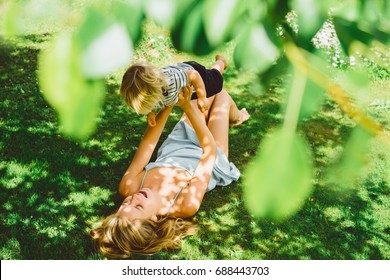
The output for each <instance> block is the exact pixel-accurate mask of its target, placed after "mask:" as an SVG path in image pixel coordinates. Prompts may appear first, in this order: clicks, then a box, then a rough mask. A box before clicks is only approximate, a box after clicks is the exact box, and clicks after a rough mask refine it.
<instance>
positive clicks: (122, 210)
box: [117, 188, 160, 221]
mask: <svg viewBox="0 0 390 280" xmlns="http://www.w3.org/2000/svg"><path fill="white" fill-rule="evenodd" d="M159 205H160V203H159V199H158V195H157V194H156V193H154V192H152V191H151V190H150V189H148V188H143V189H142V190H141V191H139V192H138V193H136V194H133V195H130V196H128V197H126V198H125V199H124V200H123V202H122V205H121V206H120V207H119V209H118V212H117V214H118V215H119V216H121V217H126V218H128V219H129V220H135V219H141V220H146V219H152V220H155V221H157V213H158V210H159Z"/></svg>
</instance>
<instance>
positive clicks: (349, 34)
mask: <svg viewBox="0 0 390 280" xmlns="http://www.w3.org/2000/svg"><path fill="white" fill-rule="evenodd" d="M334 26H335V29H336V33H337V37H338V38H339V40H340V43H341V46H342V47H343V48H344V50H345V51H346V52H349V51H350V45H351V44H352V43H353V42H354V41H361V42H362V43H364V44H366V45H369V44H370V43H371V42H372V40H374V39H375V37H374V36H373V35H372V34H370V33H368V32H365V31H363V30H361V29H359V27H358V26H357V24H356V23H355V22H351V21H348V20H345V19H343V18H339V17H335V18H334Z"/></svg>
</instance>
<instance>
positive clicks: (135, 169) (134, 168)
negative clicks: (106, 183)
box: [118, 106, 172, 196]
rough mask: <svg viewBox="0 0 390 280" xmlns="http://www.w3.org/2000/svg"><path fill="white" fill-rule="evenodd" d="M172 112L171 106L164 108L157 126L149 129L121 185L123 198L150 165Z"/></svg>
mask: <svg viewBox="0 0 390 280" xmlns="http://www.w3.org/2000/svg"><path fill="white" fill-rule="evenodd" d="M171 111H172V107H171V106H169V107H165V108H163V109H162V110H161V111H160V112H159V113H158V115H157V117H156V125H155V126H153V127H152V126H148V127H147V129H146V131H145V134H144V137H143V138H142V140H141V142H140V144H139V146H138V149H137V151H136V153H135V155H134V158H133V160H132V161H131V163H130V165H129V167H128V168H127V170H126V172H125V174H124V175H123V177H122V180H121V182H120V184H119V190H118V191H119V194H121V195H122V196H127V195H130V193H129V192H130V186H131V185H132V183H133V181H134V178H135V177H136V176H137V175H138V174H139V173H141V172H142V171H143V169H144V168H145V166H146V165H147V164H148V163H149V161H150V158H151V156H152V154H153V151H154V149H155V148H156V145H157V143H158V140H159V139H160V136H161V133H162V131H163V129H164V127H165V124H166V122H167V119H168V117H169V114H170V113H171Z"/></svg>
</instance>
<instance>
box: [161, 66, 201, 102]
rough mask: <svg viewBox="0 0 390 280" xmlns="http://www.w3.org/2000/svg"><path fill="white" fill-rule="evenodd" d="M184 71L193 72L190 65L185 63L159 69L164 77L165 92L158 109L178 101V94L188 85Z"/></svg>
mask: <svg viewBox="0 0 390 280" xmlns="http://www.w3.org/2000/svg"><path fill="white" fill-rule="evenodd" d="M186 70H194V68H193V67H192V66H191V65H188V64H186V63H182V62H179V63H174V64H170V65H167V66H164V67H162V68H161V71H162V72H163V73H164V75H165V80H166V83H167V90H166V91H165V92H163V95H164V98H163V100H162V102H160V103H159V106H160V107H166V106H171V105H174V104H176V103H177V101H178V100H179V93H180V92H181V90H182V88H183V87H185V86H187V85H188V76H187V73H186Z"/></svg>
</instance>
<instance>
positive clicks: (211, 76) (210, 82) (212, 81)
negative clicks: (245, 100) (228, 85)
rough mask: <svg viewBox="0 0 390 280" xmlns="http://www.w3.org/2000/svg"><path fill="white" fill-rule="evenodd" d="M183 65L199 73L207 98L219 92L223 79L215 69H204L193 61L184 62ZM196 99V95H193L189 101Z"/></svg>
mask: <svg viewBox="0 0 390 280" xmlns="http://www.w3.org/2000/svg"><path fill="white" fill-rule="evenodd" d="M184 63H186V64H188V65H191V66H192V67H193V68H194V69H195V70H196V71H198V72H199V74H200V76H201V77H202V79H203V83H204V86H205V88H206V95H207V97H210V96H213V95H216V94H217V93H219V92H221V90H222V87H223V77H222V75H221V73H220V72H219V71H218V70H217V69H214V68H212V69H206V67H204V66H203V65H201V64H199V63H197V62H195V61H186V62H184ZM196 98H197V96H196V93H193V94H192V96H191V99H196Z"/></svg>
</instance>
